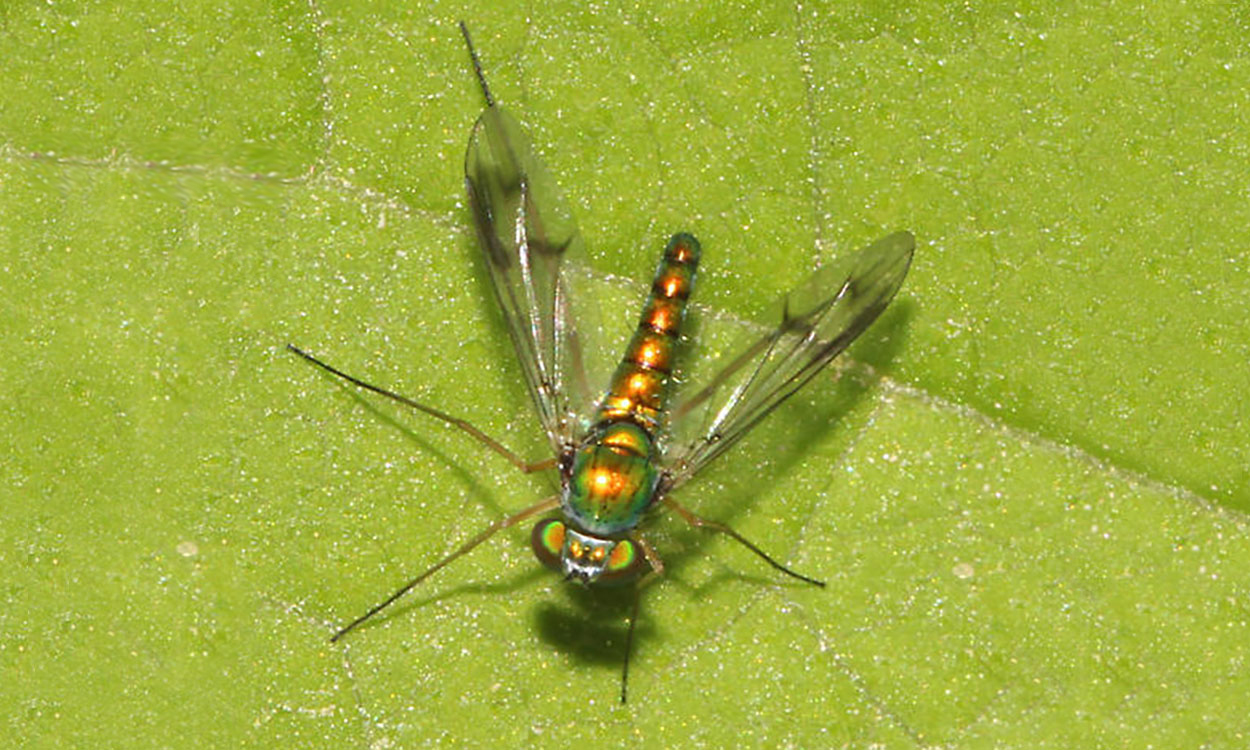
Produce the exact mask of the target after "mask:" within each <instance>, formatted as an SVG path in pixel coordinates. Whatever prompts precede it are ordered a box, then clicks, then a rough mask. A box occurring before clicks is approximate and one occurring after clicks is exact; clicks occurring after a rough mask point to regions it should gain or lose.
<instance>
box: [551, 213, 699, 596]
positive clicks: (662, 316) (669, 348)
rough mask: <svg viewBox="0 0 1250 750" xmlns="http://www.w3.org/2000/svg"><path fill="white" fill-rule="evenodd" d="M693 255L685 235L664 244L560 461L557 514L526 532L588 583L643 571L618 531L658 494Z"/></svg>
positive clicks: (555, 562)
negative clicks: (625, 341) (601, 390)
mask: <svg viewBox="0 0 1250 750" xmlns="http://www.w3.org/2000/svg"><path fill="white" fill-rule="evenodd" d="M699 254H700V249H699V242H698V240H696V239H695V238H694V237H692V236H691V235H689V234H676V235H673V237H672V239H670V240H669V242H668V246H667V247H666V248H665V250H664V255H663V257H662V258H661V259H660V264H659V267H658V268H656V271H655V280H654V281H653V282H652V283H651V294H650V295H649V296H648V297H647V302H646V304H645V305H644V306H643V309H642V316H641V318H640V319H639V321H638V328H637V329H635V331H634V336H633V338H632V339H631V340H630V342H629V346H628V347H627V348H626V349H625V355H624V356H623V357H622V358H621V363H620V364H619V365H617V368H616V372H615V373H614V374H613V375H612V381H611V383H610V385H609V386H608V390H607V393H605V394H604V395H603V398H602V399H600V401H599V407H598V409H597V410H596V412H595V415H594V423H593V425H592V426H591V427H590V429H589V430H587V432H586V435H585V436H584V437H583V438H582V440H581V442H580V443H579V444H578V445H577V446H576V448H575V449H574V450H573V451H572V452H571V453H570V454H567V455H566V456H565V458H564V462H565V464H566V470H565V471H562V472H561V475H562V476H563V477H564V482H563V486H562V488H561V494H560V510H561V511H563V520H560V519H549V520H548V521H545V522H542V523H540V524H539V525H538V526H537V527H536V528H535V532H534V537H533V539H534V548H535V552H536V553H537V554H538V557H539V559H541V560H542V561H543V562H545V563H547V564H548V565H550V566H552V567H554V568H556V569H558V570H562V571H563V572H564V574H565V575H566V576H568V577H571V578H578V579H580V580H582V581H583V582H587V583H589V582H591V581H596V580H600V579H601V577H606V578H607V579H608V580H609V581H610V580H611V579H612V578H613V576H614V575H615V576H616V577H618V578H620V579H622V580H624V579H632V578H634V577H636V576H637V575H640V574H641V573H642V572H644V571H645V567H644V565H643V561H642V559H641V557H639V555H638V553H637V552H638V551H637V550H636V549H635V546H636V543H635V542H634V541H633V540H630V539H628V538H626V537H627V535H628V533H629V532H630V531H631V530H632V529H633V528H634V527H635V526H637V525H638V523H639V522H640V521H641V520H642V517H643V514H644V513H645V512H646V510H647V509H648V508H649V507H651V505H652V504H653V503H654V502H655V501H656V499H657V497H658V493H657V488H658V487H659V485H660V478H661V475H662V472H661V471H660V468H659V458H660V456H659V450H658V448H657V445H656V442H657V440H658V436H659V432H660V430H661V429H662V428H663V426H664V416H665V409H666V407H667V406H668V403H669V400H670V397H671V395H672V390H673V388H672V386H673V359H674V355H675V354H676V349H677V343H678V340H679V338H680V336H681V324H682V321H683V319H684V318H685V313H686V303H687V301H688V300H689V299H690V293H691V292H692V291H693V289H694V280H695V274H696V272H697V270H698V266H699ZM565 531H567V533H564V532H565ZM605 574H606V575H605Z"/></svg>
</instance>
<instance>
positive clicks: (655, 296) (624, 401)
mask: <svg viewBox="0 0 1250 750" xmlns="http://www.w3.org/2000/svg"><path fill="white" fill-rule="evenodd" d="M698 266H699V241H698V240H696V239H695V238H694V237H692V236H691V235H689V234H675V235H673V237H672V239H670V240H669V241H668V247H666V248H665V249H664V257H663V258H661V259H660V265H659V267H658V268H657V269H656V271H655V281H653V282H652V283H651V294H650V296H648V297H647V304H646V306H644V307H643V309H642V318H641V319H640V320H639V321H638V328H637V330H635V331H634V337H633V338H632V339H631V340H630V342H629V347H628V348H627V349H626V350H625V356H624V357H623V358H622V359H621V363H620V365H618V366H617V368H616V372H615V373H614V374H613V375H612V383H611V384H610V385H609V386H608V392H607V394H606V395H605V396H604V397H603V402H602V403H601V404H600V406H599V414H598V420H597V421H615V420H619V419H630V420H632V421H634V422H636V423H637V424H638V425H639V426H641V427H642V428H643V429H645V430H646V431H647V432H648V433H650V434H651V435H654V434H655V433H656V431H657V430H658V429H659V426H660V422H661V419H662V417H663V412H664V408H665V407H666V405H667V402H668V396H669V394H670V392H671V391H672V380H673V354H674V352H675V350H676V348H677V341H678V338H679V336H680V335H681V323H682V319H683V318H684V317H685V314H686V302H687V300H689V299H690V293H691V291H692V290H693V289H694V278H695V271H696V270H697V269H698Z"/></svg>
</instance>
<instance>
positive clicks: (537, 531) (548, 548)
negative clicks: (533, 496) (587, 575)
mask: <svg viewBox="0 0 1250 750" xmlns="http://www.w3.org/2000/svg"><path fill="white" fill-rule="evenodd" d="M530 546H531V547H533V548H534V556H535V557H537V558H538V560H539V562H541V563H542V564H543V565H546V566H547V567H548V568H551V569H552V570H555V571H560V570H561V569H562V566H561V563H560V553H561V552H562V551H563V550H564V522H563V521H561V520H560V519H558V518H547V519H544V520H542V521H539V522H538V523H536V524H534V530H533V531H531V532H530Z"/></svg>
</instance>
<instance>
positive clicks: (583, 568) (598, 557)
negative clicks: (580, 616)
mask: <svg viewBox="0 0 1250 750" xmlns="http://www.w3.org/2000/svg"><path fill="white" fill-rule="evenodd" d="M530 543H531V546H533V548H534V555H535V556H536V557H537V558H538V559H539V560H540V561H541V562H542V563H543V564H544V565H546V566H547V567H548V568H551V569H552V570H554V571H556V572H557V573H561V574H563V575H564V577H565V579H566V580H571V581H576V582H578V583H582V584H591V583H594V584H600V585H613V584H623V583H630V582H632V581H635V580H637V579H638V578H639V577H641V576H642V575H643V573H645V572H646V571H647V570H648V568H649V567H650V566H649V564H648V563H647V558H646V556H645V555H644V554H642V549H641V547H640V546H639V544H638V543H637V542H635V541H633V540H632V539H605V538H603V537H598V536H594V535H591V534H584V533H582V532H580V531H578V530H577V529H574V528H572V527H571V526H569V525H567V524H566V523H565V522H564V521H562V520H561V519H559V518H548V519H545V520H542V521H539V522H538V523H537V524H535V525H534V531H533V532H532V533H531V535H530Z"/></svg>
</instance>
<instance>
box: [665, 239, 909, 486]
mask: <svg viewBox="0 0 1250 750" xmlns="http://www.w3.org/2000/svg"><path fill="white" fill-rule="evenodd" d="M915 246H916V240H915V238H914V237H912V235H911V234H910V233H909V232H898V233H896V234H891V235H889V236H887V237H884V238H882V239H880V240H877V241H876V242H874V243H873V244H872V245H869V246H868V247H867V248H865V249H863V250H861V251H860V252H859V253H858V254H856V255H853V256H851V257H850V258H847V259H845V260H844V261H842V262H839V263H835V264H833V265H830V266H826V267H825V268H822V269H820V270H819V271H817V272H816V273H815V274H813V275H812V276H811V277H810V278H808V279H807V281H805V282H803V283H802V284H800V285H799V286H798V287H797V288H796V289H794V291H792V292H790V294H788V295H786V296H785V297H784V298H783V299H782V301H781V304H780V310H779V313H778V314H779V317H780V323H779V324H778V325H777V328H776V329H774V330H773V331H772V332H770V333H768V334H765V335H764V336H761V337H760V338H758V339H756V340H755V341H754V342H752V343H750V344H749V345H748V346H746V348H745V349H744V350H743V351H742V352H741V353H740V354H738V355H737V356H736V357H733V358H732V359H730V360H729V361H728V364H727V365H725V366H724V367H723V368H722V369H721V370H720V371H719V372H718V373H716V374H715V375H713V376H712V377H710V378H709V379H708V380H707V381H706V382H705V383H704V384H695V386H694V387H690V388H685V389H684V390H683V391H682V393H681V396H680V400H679V402H678V403H677V404H676V406H675V407H674V410H673V420H672V423H673V430H672V439H671V441H670V447H669V449H668V450H667V451H666V456H667V460H666V464H667V472H668V475H669V487H670V488H676V487H678V486H680V485H681V484H682V483H683V482H685V481H687V480H689V479H690V478H691V477H693V476H694V475H695V474H696V473H697V472H698V471H699V470H700V469H702V468H703V467H704V466H706V465H707V464H708V463H709V462H710V461H712V460H713V459H715V458H716V457H717V456H719V455H720V454H722V453H724V452H725V451H726V450H727V449H728V448H729V447H730V446H732V445H733V444H734V443H736V442H737V441H738V440H739V438H741V437H742V436H743V435H745V434H746V433H747V432H749V431H750V430H751V428H752V427H754V426H755V424H756V423H757V422H759V421H760V420H761V419H763V418H764V417H766V416H768V414H769V412H771V411H772V410H773V409H775V408H776V407H777V405H778V404H780V403H781V402H782V401H785V400H786V399H787V398H789V397H790V396H791V395H792V394H793V393H794V392H795V391H797V390H798V389H799V388H802V387H803V385H804V384H805V383H807V381H809V380H811V379H812V377H814V376H815V375H816V373H818V372H820V370H821V369H822V368H824V367H825V365H827V364H829V363H830V362H831V361H833V359H834V357H837V356H838V354H840V353H841V352H842V351H843V350H844V349H846V347H847V346H849V345H850V343H851V342H852V341H854V340H855V338H856V337H857V336H859V334H861V333H863V332H864V330H865V329H866V328H868V326H869V325H871V324H872V322H873V321H874V320H876V319H877V316H878V315H880V314H881V311H882V310H884V309H885V307H886V305H888V304H889V303H890V300H891V299H893V298H894V294H895V293H896V292H897V291H898V290H899V287H900V286H902V284H903V278H904V277H905V276H906V275H907V268H908V266H909V265H910V264H911V257H912V251H913V250H914V248H915Z"/></svg>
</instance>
